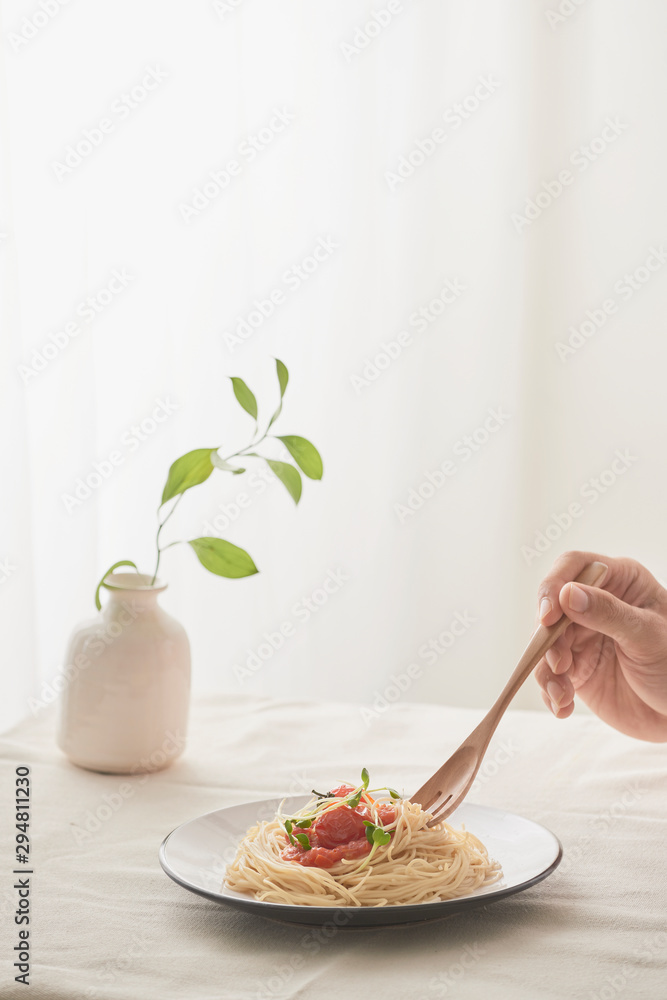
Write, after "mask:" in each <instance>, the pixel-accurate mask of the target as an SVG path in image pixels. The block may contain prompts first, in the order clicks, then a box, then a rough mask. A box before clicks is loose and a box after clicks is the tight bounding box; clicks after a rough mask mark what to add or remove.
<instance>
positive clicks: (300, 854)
mask: <svg viewBox="0 0 667 1000" xmlns="http://www.w3.org/2000/svg"><path fill="white" fill-rule="evenodd" d="M311 843H312V840H311ZM370 849H371V845H370V844H369V843H368V841H367V840H366V837H364V839H363V840H352V841H350V843H349V844H341V845H339V846H338V847H334V848H327V847H318V846H315V847H311V849H310V850H309V851H306V850H305V849H304V848H303V847H302V846H301V844H296V845H295V846H290V847H286V848H285V850H284V851H282V853H281V857H282V858H283V860H284V861H296V863H297V864H298V865H303V867H304V868H331V867H332V865H335V864H336V862H337V861H342V860H344V859H345V860H347V859H349V860H354V859H355V858H363V857H364V855H366V854H369V853H370Z"/></svg>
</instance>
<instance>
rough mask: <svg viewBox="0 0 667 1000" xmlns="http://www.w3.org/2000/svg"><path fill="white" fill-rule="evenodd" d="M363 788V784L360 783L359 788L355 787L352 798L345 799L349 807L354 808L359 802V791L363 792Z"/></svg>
mask: <svg viewBox="0 0 667 1000" xmlns="http://www.w3.org/2000/svg"><path fill="white" fill-rule="evenodd" d="M363 790H364V786H363V785H360V787H359V788H357V789H355V793H354V795H353V796H352V798H350V799H347V804H348V806H349V807H350V809H356V808H357V806H358V805H359V803H360V802H361V793H362V792H363Z"/></svg>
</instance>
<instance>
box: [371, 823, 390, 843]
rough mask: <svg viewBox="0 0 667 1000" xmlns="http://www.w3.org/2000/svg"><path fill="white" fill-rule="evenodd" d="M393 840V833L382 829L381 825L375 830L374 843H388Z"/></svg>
mask: <svg viewBox="0 0 667 1000" xmlns="http://www.w3.org/2000/svg"><path fill="white" fill-rule="evenodd" d="M390 841H391V834H390V833H388V832H385V831H384V830H382V829H381V828H380V827H379V826H376V827H375V829H374V830H373V843H374V844H381V845H384V844H388V843H390Z"/></svg>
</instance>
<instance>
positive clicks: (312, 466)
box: [277, 434, 323, 479]
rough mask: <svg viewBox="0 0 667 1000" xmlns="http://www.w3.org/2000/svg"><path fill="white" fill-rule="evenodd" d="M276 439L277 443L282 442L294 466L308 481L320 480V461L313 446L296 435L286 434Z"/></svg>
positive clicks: (321, 469)
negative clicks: (294, 463)
mask: <svg viewBox="0 0 667 1000" xmlns="http://www.w3.org/2000/svg"><path fill="white" fill-rule="evenodd" d="M277 437H278V440H279V441H282V443H283V444H284V445H285V447H286V448H287V450H288V452H289V453H290V455H291V456H292V458H293V459H294V461H295V462H296V464H297V465H298V466H299V468H300V469H301V471H302V472H303V473H304V474H305V475H306V476H308V478H309V479H321V478H322V472H323V468H322V459H321V457H320V453H319V451H318V450H317V448H316V447H315V445H314V444H311V443H310V441H308V440H307V439H306V438H304V437H299V435H298V434H287V435H285V436H283V437H280V436H279V435H277Z"/></svg>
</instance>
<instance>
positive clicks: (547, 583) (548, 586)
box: [537, 552, 616, 625]
mask: <svg viewBox="0 0 667 1000" xmlns="http://www.w3.org/2000/svg"><path fill="white" fill-rule="evenodd" d="M615 561H616V560H615V559H611V558H610V557H609V556H602V555H600V554H599V553H597V552H564V553H563V555H562V556H559V557H558V559H556V561H555V563H554V564H553V566H552V567H551V572H550V573H548V574H547V576H545V578H544V579H543V580H542V582H541V584H540V585H539V587H538V588H537V605H538V617H539V620H540V622H541V623H542V625H554V624H555V623H556V622H557V621H558V620H559V618H561V617H562V615H563V611H562V609H561V606H560V602H559V599H558V595H559V594H560V591H561V588H562V587H564V586H565V584H566V583H571V582H572V580H575V579H576V578H577V577H578V576H579V574H580V573H581V571H582V570H583V569H584V568H585V567H586V566H588V564H589V563H592V562H603V563H606V565H607V567H608V570H607V576H606V577H605V579H608V578H609V571H610V570H612V569H613V564H614V562H615ZM602 583H604V580H603V581H602ZM602 583H600V584H598V586H602Z"/></svg>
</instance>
